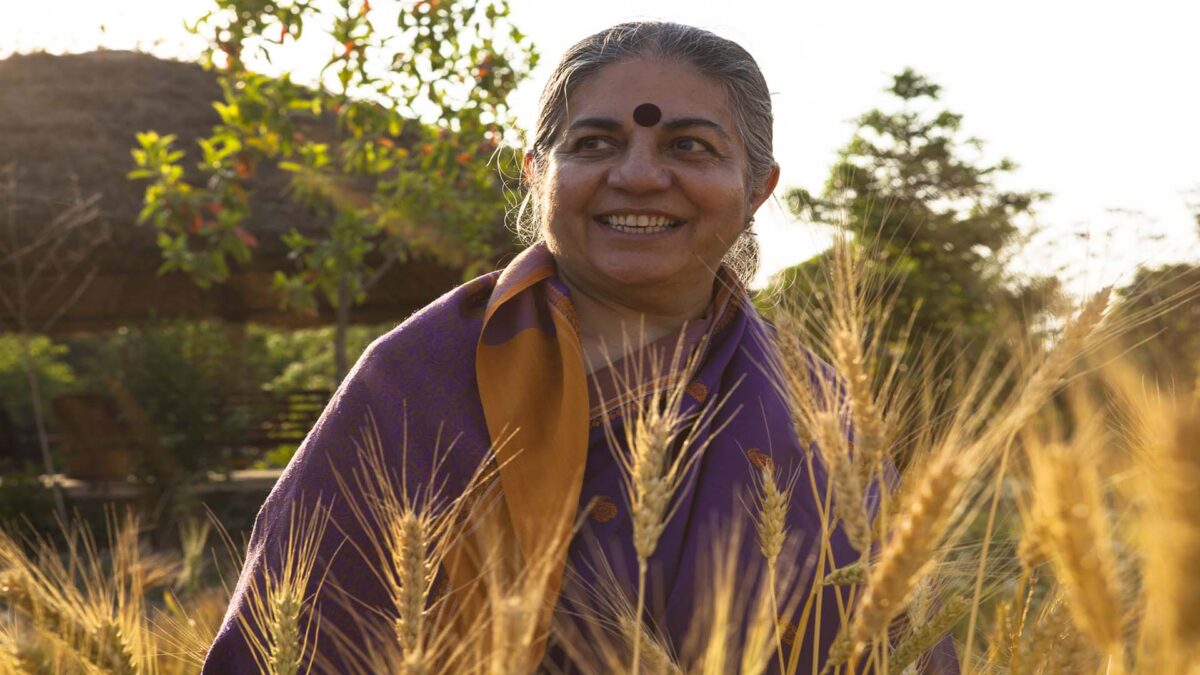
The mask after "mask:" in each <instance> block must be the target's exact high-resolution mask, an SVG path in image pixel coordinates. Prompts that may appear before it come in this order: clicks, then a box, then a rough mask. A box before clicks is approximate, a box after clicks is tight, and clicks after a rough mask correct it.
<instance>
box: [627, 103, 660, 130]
mask: <svg viewBox="0 0 1200 675" xmlns="http://www.w3.org/2000/svg"><path fill="white" fill-rule="evenodd" d="M661 119H662V110H660V109H659V107H658V106H656V105H654V104H653V103H643V104H641V105H639V106H638V107H636V108H634V109H633V121H634V122H637V123H638V124H640V125H642V126H644V127H652V126H654V125H655V124H658V121H659V120H661Z"/></svg>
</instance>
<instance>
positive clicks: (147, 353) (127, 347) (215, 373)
mask: <svg viewBox="0 0 1200 675" xmlns="http://www.w3.org/2000/svg"><path fill="white" fill-rule="evenodd" d="M229 330H230V329H228V328H227V327H226V326H225V325H224V324H221V323H219V322H215V321H181V320H176V321H154V322H149V323H146V324H144V325H142V326H139V327H133V328H122V329H120V330H118V331H116V332H115V333H111V334H108V335H106V336H97V339H91V340H81V341H79V342H78V343H77V346H76V350H77V351H79V352H82V353H81V359H82V361H83V364H84V365H81V367H80V372H81V373H85V374H86V379H87V381H88V388H89V389H91V390H94V391H99V392H103V391H107V386H106V384H105V383H106V381H107V380H108V379H109V378H114V379H118V380H120V381H121V382H122V384H124V385H125V387H126V388H127V389H128V390H129V392H130V393H131V394H132V395H133V398H134V400H135V401H136V402H137V404H138V405H139V406H140V407H141V408H142V409H144V410H145V412H146V414H147V415H148V416H149V418H150V420H151V421H152V422H153V423H154V427H155V431H156V432H157V435H158V442H159V444H160V445H162V446H163V448H165V449H166V450H168V451H169V452H170V454H171V455H172V456H173V457H174V459H175V461H176V463H177V465H178V467H179V468H180V469H181V470H183V472H184V473H185V474H192V475H194V474H196V473H198V472H203V471H207V470H210V469H215V468H219V467H221V466H222V463H223V459H224V454H223V453H224V451H225V450H226V449H227V448H228V447H229V446H230V445H231V444H235V443H236V441H237V440H238V439H239V438H241V437H242V435H243V434H244V433H245V430H246V425H247V423H248V422H249V420H248V419H247V417H246V416H245V414H244V413H242V412H241V411H238V410H237V409H236V408H234V407H233V406H232V403H233V401H232V397H233V395H234V394H235V393H236V392H237V391H240V390H242V389H243V388H244V387H246V386H247V384H248V383H252V382H255V381H257V380H260V379H261V378H262V377H264V375H265V372H266V371H265V368H264V367H263V365H262V364H261V363H256V362H255V360H253V359H248V358H246V355H245V354H244V353H243V352H242V351H241V350H240V348H239V347H238V345H237V339H236V334H234V335H231V334H230V332H229ZM233 330H237V328H236V327H234V328H233ZM231 337H234V338H235V339H233V340H231V339H230V338H231Z"/></svg>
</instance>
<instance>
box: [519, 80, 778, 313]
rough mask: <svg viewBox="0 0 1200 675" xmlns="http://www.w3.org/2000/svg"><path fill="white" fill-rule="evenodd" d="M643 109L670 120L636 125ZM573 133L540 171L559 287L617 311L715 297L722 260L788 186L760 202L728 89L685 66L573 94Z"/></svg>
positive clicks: (587, 85)
mask: <svg viewBox="0 0 1200 675" xmlns="http://www.w3.org/2000/svg"><path fill="white" fill-rule="evenodd" d="M643 104H653V105H654V106H656V107H657V108H658V109H659V110H660V111H661V118H660V119H659V120H658V121H657V122H655V123H653V124H647V123H648V122H650V121H651V120H653V117H654V116H653V115H650V116H645V115H639V118H638V121H635V119H634V109H636V108H638V107H639V106H642V105H643ZM643 112H644V111H643ZM563 128H564V129H565V131H564V132H563V133H562V135H561V136H560V138H558V139H557V141H556V143H555V145H554V146H553V147H552V148H551V149H550V152H549V153H548V157H547V158H546V162H545V163H544V166H543V167H540V169H541V170H542V171H544V174H543V175H542V176H540V179H541V181H540V184H541V189H540V194H539V195H538V197H539V199H540V200H541V206H542V213H543V219H544V220H543V228H544V234H545V237H546V242H547V244H548V246H549V247H550V250H551V252H552V253H553V254H554V257H555V260H556V261H557V263H558V267H559V273H560V275H561V276H563V278H564V279H566V280H567V282H568V283H570V284H571V285H573V286H575V287H577V288H581V289H583V290H585V291H586V292H589V293H591V294H593V295H595V294H599V295H601V296H603V297H607V298H610V299H617V300H620V299H622V298H626V297H630V298H636V297H637V295H638V294H645V293H651V294H653V295H657V296H661V295H662V294H663V293H672V292H679V291H682V290H687V291H691V292H692V293H695V292H696V289H700V291H701V292H704V293H708V292H711V289H712V279H713V275H714V274H715V272H716V269H717V267H718V266H719V265H720V263H721V259H722V257H724V255H725V252H726V251H727V250H728V249H729V247H730V246H731V245H732V244H733V242H734V241H735V240H736V239H737V237H738V235H739V234H740V233H741V231H742V230H743V229H744V228H745V226H746V221H747V220H748V219H749V218H750V216H751V215H753V213H754V210H755V209H757V208H758V206H759V205H760V204H761V203H762V202H763V200H764V199H765V198H766V196H767V195H768V194H770V191H771V189H772V188H773V187H774V183H775V179H776V178H777V176H778V173H777V171H773V172H772V175H771V178H770V179H769V180H768V181H767V183H768V184H767V185H766V186H762V188H760V190H759V191H758V193H754V194H752V193H751V191H750V189H749V186H748V184H747V180H748V179H747V176H748V168H747V167H748V164H747V159H746V151H745V148H744V146H743V144H742V139H741V138H740V137H739V136H738V132H737V130H736V128H735V125H734V121H733V114H732V111H731V110H730V107H729V105H728V103H727V101H726V94H725V90H724V88H723V87H722V86H721V85H720V84H719V83H718V82H716V81H714V80H711V79H709V78H708V77H706V76H704V75H702V74H700V73H699V72H698V71H696V70H695V69H694V68H693V67H691V66H689V65H684V64H680V63H676V62H671V61H662V60H659V59H637V60H630V61H623V62H619V63H614V64H611V65H608V66H605V67H604V68H602V69H601V70H599V71H598V72H597V73H595V74H594V75H592V76H591V77H589V78H588V79H587V80H586V81H584V82H583V83H582V84H580V86H578V87H577V88H576V89H575V90H574V92H572V94H571V95H570V97H569V98H568V101H567V111H566V116H565V123H564V125H563ZM529 168H530V167H529V166H528V165H527V169H529Z"/></svg>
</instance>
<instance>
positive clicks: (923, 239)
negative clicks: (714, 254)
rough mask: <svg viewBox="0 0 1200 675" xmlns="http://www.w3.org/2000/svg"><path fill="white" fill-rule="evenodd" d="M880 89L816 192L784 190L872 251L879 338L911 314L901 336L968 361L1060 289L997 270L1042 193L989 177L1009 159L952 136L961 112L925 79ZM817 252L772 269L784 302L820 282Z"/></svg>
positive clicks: (944, 360)
mask: <svg viewBox="0 0 1200 675" xmlns="http://www.w3.org/2000/svg"><path fill="white" fill-rule="evenodd" d="M887 93H889V94H890V95H891V97H892V99H893V102H894V106H892V107H891V108H890V109H888V110H884V109H875V110H871V111H869V112H867V113H865V114H864V115H862V116H861V117H859V118H858V119H857V121H856V123H857V129H856V131H855V133H854V135H853V137H852V138H851V140H850V142H849V143H848V144H847V145H846V146H845V147H844V148H842V149H841V151H840V152H839V157H838V161H837V162H836V163H835V164H834V166H833V167H832V168H831V170H830V174H829V179H828V181H827V182H826V184H825V186H824V189H823V191H822V192H821V194H820V195H814V194H812V193H810V192H809V191H807V190H804V189H797V190H793V191H792V192H791V193H790V194H789V195H788V201H789V207H790V208H791V210H792V211H793V212H794V213H795V214H796V215H797V216H799V217H801V218H802V219H804V220H806V221H809V222H815V223H819V224H825V225H831V226H838V227H844V228H845V229H846V230H847V231H849V232H850V233H852V234H853V235H854V236H855V237H856V240H857V242H858V244H859V245H862V246H867V247H869V248H870V249H871V250H872V251H873V253H872V257H873V258H874V259H875V260H876V261H878V262H877V264H876V268H875V270H874V271H875V272H877V273H878V275H879V282H880V284H881V287H882V288H883V289H884V293H885V294H888V295H889V297H891V298H892V299H893V303H894V304H893V305H892V307H891V312H890V317H889V318H888V319H887V320H886V321H885V323H884V324H883V325H882V326H881V328H882V330H883V331H885V336H886V337H885V342H886V343H888V344H894V343H895V342H896V341H897V340H898V338H899V337H900V336H901V335H903V334H904V331H905V330H906V327H907V325H908V323H909V320H910V317H913V316H914V313H915V320H914V321H913V324H912V339H911V342H913V343H915V344H917V345H923V346H926V347H928V346H930V345H935V346H936V350H937V351H938V352H939V353H940V354H941V358H940V359H939V363H940V365H941V367H942V368H943V369H944V368H947V367H949V365H950V362H951V361H952V360H957V361H958V362H959V363H961V364H973V363H976V362H977V360H978V359H977V357H978V355H979V354H980V353H981V352H982V350H983V349H984V347H985V346H986V345H988V344H990V343H992V342H994V339H995V338H996V337H999V336H1001V335H1003V334H1005V332H1006V331H1008V330H1010V329H1011V328H1012V327H1014V326H1015V327H1019V328H1020V332H1021V333H1022V335H1018V336H1017V337H1018V338H1020V337H1024V336H1025V335H1027V333H1028V331H1029V330H1031V329H1035V328H1036V326H1037V322H1038V321H1040V320H1042V319H1044V317H1045V313H1046V311H1047V310H1049V309H1053V308H1056V302H1057V301H1058V300H1059V299H1060V292H1059V287H1058V282H1057V280H1055V279H1054V278H1052V277H1037V278H1032V279H1020V280H1019V279H1016V278H1014V277H1013V276H1012V275H1010V274H1009V272H1008V271H1007V269H1006V264H1007V262H1008V260H1009V259H1011V257H1012V256H1013V254H1014V253H1016V252H1017V251H1018V250H1019V249H1020V247H1021V246H1022V244H1023V243H1024V242H1025V241H1026V240H1027V238H1028V236H1029V234H1030V233H1029V232H1026V231H1023V229H1022V225H1023V223H1024V222H1025V221H1027V220H1028V219H1029V217H1030V216H1031V215H1032V214H1033V211H1034V207H1035V206H1036V204H1037V203H1038V202H1039V201H1041V200H1043V199H1044V198H1045V197H1046V196H1047V195H1046V194H1045V193H1042V192H1032V191H1031V192H1012V191H1008V190H1004V189H1001V188H1000V187H998V185H997V183H998V180H999V179H1000V178H1001V177H1003V176H1005V175H1006V174H1008V173H1011V172H1012V171H1013V170H1014V169H1015V168H1016V167H1015V165H1014V164H1013V163H1012V162H1011V161H1009V160H1007V159H1003V160H1000V161H998V162H996V163H992V164H989V163H986V162H983V161H982V159H981V158H980V153H981V150H982V146H983V142H982V141H981V140H979V139H977V138H964V137H963V134H962V132H961V126H962V116H961V115H959V114H956V113H953V112H950V111H948V110H944V109H940V104H939V95H940V87H939V86H938V85H937V84H934V83H932V82H930V81H929V80H928V79H926V78H925V77H924V76H922V75H920V74H918V73H916V72H914V71H913V70H911V69H909V70H905V71H904V72H902V73H900V74H898V75H895V76H894V77H893V81H892V85H891V86H890V87H889V88H888V89H887ZM827 257H828V254H822V255H821V256H818V257H816V258H814V259H812V260H809V261H807V262H805V263H803V264H801V265H798V266H796V267H793V268H790V269H788V270H785V271H784V272H783V273H781V274H780V275H779V276H777V277H776V279H775V280H774V286H775V289H776V290H780V289H783V291H784V295H783V297H784V301H785V302H787V301H793V302H805V301H806V300H805V299H807V298H811V297H813V296H814V295H815V296H816V297H820V296H821V295H822V294H823V293H824V291H823V288H824V287H825V286H826V285H827V284H828V283H829V282H828V280H827V279H823V278H821V273H820V271H819V270H821V269H825V268H827V267H826V265H827V262H828V261H827V260H826V258H827ZM814 318H815V319H816V320H819V317H814ZM1022 342H1023V340H1022ZM919 351H920V350H908V351H907V354H910V355H912V356H913V357H915V356H917V353H918V352H919Z"/></svg>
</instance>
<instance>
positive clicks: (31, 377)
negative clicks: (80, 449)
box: [21, 332, 67, 524]
mask: <svg viewBox="0 0 1200 675" xmlns="http://www.w3.org/2000/svg"><path fill="white" fill-rule="evenodd" d="M21 365H22V366H24V368H25V379H26V380H27V381H28V382H29V395H30V398H31V400H32V402H33V423H34V425H35V426H36V427H37V435H38V445H39V446H40V447H41V451H42V467H43V469H44V470H45V471H46V476H47V477H48V478H49V479H51V483H50V489H51V491H53V492H54V507H55V508H56V509H57V510H58V517H59V518H60V519H61V520H62V522H63V523H64V524H65V523H66V522H67V501H66V499H64V498H63V489H62V484H60V483H59V482H58V471H56V470H55V468H54V456H53V455H51V454H50V438H49V436H48V435H47V433H46V420H45V415H44V414H43V413H42V388H41V386H40V385H39V384H38V376H37V371H36V370H35V369H34V367H33V353H32V352H31V351H30V349H29V334H28V333H25V332H22V333H21Z"/></svg>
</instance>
